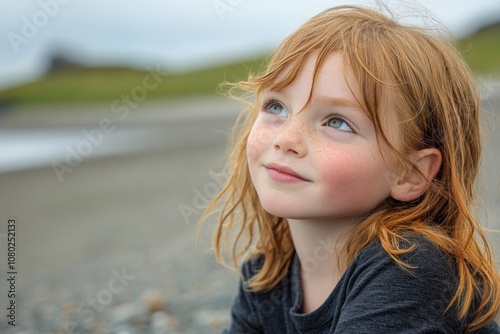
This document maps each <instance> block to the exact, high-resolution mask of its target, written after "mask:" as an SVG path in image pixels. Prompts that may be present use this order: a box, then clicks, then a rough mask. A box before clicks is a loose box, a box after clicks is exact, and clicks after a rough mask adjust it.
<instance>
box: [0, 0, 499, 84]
mask: <svg viewBox="0 0 500 334" xmlns="http://www.w3.org/2000/svg"><path fill="white" fill-rule="evenodd" d="M346 3H351V4H362V5H369V6H372V7H373V6H376V5H375V3H376V2H375V1H368V0H358V1H350V2H345V1H338V0H336V1H334V0H330V1H328V0H323V1H317V0H316V1H315V0H308V1H305V0H282V1H272V0H183V1H180V0H143V1H131V0H108V1H105V0H101V1H97V0H86V1H82V0H23V1H15V2H14V1H8V2H7V1H3V2H2V4H1V5H0V21H1V22H2V24H1V26H0V36H2V38H0V87H1V86H5V85H12V84H16V83H20V82H23V81H25V80H29V79H31V78H34V77H36V76H37V75H39V74H40V73H42V72H43V71H44V70H45V66H46V63H47V58H48V56H49V55H51V54H52V53H53V52H54V50H64V52H65V53H66V54H67V56H69V57H73V58H75V59H76V60H78V61H82V62H85V63H89V64H95V65H104V64H121V65H128V66H136V67H144V66H146V65H161V66H162V67H165V68H169V70H170V71H172V70H175V69H177V70H186V69H191V68H195V67H203V66H205V65H206V64H209V63H217V62H219V63H220V62H225V61H231V60H234V59H244V58H247V57H251V56H252V55H254V54H257V53H259V52H263V51H267V50H270V49H273V48H274V47H276V45H277V44H278V43H279V41H281V40H282V39H283V38H284V37H286V36H287V35H288V34H289V33H291V32H292V31H293V30H294V29H296V28H297V27H298V26H299V25H300V24H301V23H303V22H304V21H306V20H307V19H308V18H309V17H311V16H312V15H314V14H316V13H318V12H319V11H321V10H322V9H325V8H327V7H331V6H334V5H339V4H346ZM385 3H386V4H387V5H388V6H389V7H390V8H391V9H392V10H393V11H395V12H396V13H401V15H403V16H408V15H413V14H415V13H417V12H421V11H422V10H423V8H427V9H428V10H429V11H430V13H431V15H433V16H434V17H435V18H437V19H438V20H439V21H440V22H442V23H443V24H444V25H445V26H447V27H448V28H449V29H450V30H451V31H452V32H453V33H454V34H456V35H458V36H460V35H463V34H466V33H468V32H470V31H471V30H472V29H474V28H475V27H477V26H478V25H480V24H481V23H484V22H487V21H489V20H492V19H493V18H495V17H496V18H500V1H498V0H474V1H470V0H439V1H424V0H421V1H409V0H408V1H394V0H387V1H385Z"/></svg>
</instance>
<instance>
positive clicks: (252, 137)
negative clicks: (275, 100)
mask: <svg viewBox="0 0 500 334" xmlns="http://www.w3.org/2000/svg"><path fill="white" fill-rule="evenodd" d="M267 138H268V136H267V134H266V131H264V129H263V127H262V126H258V125H254V127H253V128H252V130H251V131H250V134H249V136H248V139H247V147H246V149H247V159H248V160H249V161H250V160H253V159H255V158H257V157H258V156H259V155H260V154H261V153H262V152H263V150H264V149H265V148H266V143H267V141H268V139H267Z"/></svg>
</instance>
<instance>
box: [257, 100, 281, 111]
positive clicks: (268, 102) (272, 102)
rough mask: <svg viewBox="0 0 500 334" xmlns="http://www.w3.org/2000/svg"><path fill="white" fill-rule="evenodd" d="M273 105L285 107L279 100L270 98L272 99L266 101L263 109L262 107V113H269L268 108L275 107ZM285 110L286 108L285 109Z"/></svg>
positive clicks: (262, 106)
mask: <svg viewBox="0 0 500 334" xmlns="http://www.w3.org/2000/svg"><path fill="white" fill-rule="evenodd" d="M273 104H279V105H280V106H281V107H283V103H281V102H280V101H279V100H277V99H275V98H270V99H267V100H265V101H264V102H263V103H262V105H261V107H260V110H261V111H264V112H268V108H269V107H270V106H271V105H273ZM283 108H284V107H283Z"/></svg>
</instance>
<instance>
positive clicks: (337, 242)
mask: <svg viewBox="0 0 500 334" xmlns="http://www.w3.org/2000/svg"><path fill="white" fill-rule="evenodd" d="M237 86H238V87H239V88H243V89H245V90H246V91H250V92H252V93H254V94H255V103H254V104H252V105H251V106H250V108H248V109H247V110H246V113H245V114H244V115H243V117H244V121H243V122H241V123H238V124H239V126H238V127H237V133H236V134H235V136H234V139H235V141H234V147H233V150H232V153H231V156H230V164H229V165H228V169H229V178H228V181H227V184H226V185H225V187H224V188H223V189H222V191H221V192H220V194H219V195H218V196H217V197H216V198H214V200H213V201H212V203H211V204H210V206H209V207H208V208H207V214H208V213H209V212H211V211H213V210H214V209H215V208H216V207H219V209H220V210H221V215H220V219H219V223H218V227H217V229H216V234H215V252H216V256H217V257H218V259H219V260H221V261H224V257H225V255H226V250H229V251H230V254H229V255H230V256H231V257H232V260H233V261H232V263H233V264H234V265H239V264H241V263H242V262H244V263H243V266H242V270H241V272H242V281H241V285H240V289H239V291H238V295H237V296H236V298H235V300H234V303H233V306H232V312H231V315H232V317H231V324H230V328H229V329H228V330H227V331H226V333H273V334H276V333H354V334H359V333H369V334H375V333H384V334H387V333H465V332H477V333H500V328H499V327H498V325H497V324H496V323H495V322H494V318H495V316H496V315H497V313H498V310H499V307H500V277H499V275H498V273H497V272H496V270H495V267H494V263H493V259H492V251H491V248H490V246H489V244H488V242H487V240H486V238H485V232H484V231H483V229H482V228H481V226H480V224H479V222H478V220H477V218H476V217H475V216H474V215H473V207H474V198H475V195H474V192H475V186H474V180H475V178H476V174H477V172H478V166H479V161H480V151H481V143H480V134H479V108H480V106H479V99H478V95H477V92H476V89H475V87H474V82H473V79H472V78H471V75H470V73H469V71H468V69H467V67H466V66H465V65H464V63H463V61H462V60H461V59H460V57H459V56H458V55H457V52H456V51H455V50H454V49H453V48H452V47H450V46H449V45H447V44H446V43H445V42H443V41H442V40H441V39H439V38H436V37H433V36H431V35H429V34H426V33H425V32H424V31H423V30H422V29H419V28H416V27H412V26H405V25H401V24H399V23H397V22H395V21H394V20H393V19H391V18H388V17H385V16H383V15H381V14H379V13H377V12H374V11H372V10H369V9H364V8H360V7H355V6H341V7H335V8H332V9H329V10H326V11H324V12H322V13H320V14H319V15H317V16H315V17H313V18H312V19H311V20H310V21H308V22H307V23H305V24H304V25H303V26H302V27H300V28H299V29H298V30H297V31H296V32H295V33H293V34H292V35H291V36H289V37H288V38H287V39H286V40H285V41H284V42H283V43H282V44H281V46H280V47H279V48H278V49H277V51H276V52H275V53H274V55H273V56H272V57H271V59H270V61H269V64H268V67H267V70H266V71H265V73H264V74H262V75H260V76H251V77H250V78H249V80H248V81H245V82H240V83H239V84H238V85H237ZM227 246H229V247H227Z"/></svg>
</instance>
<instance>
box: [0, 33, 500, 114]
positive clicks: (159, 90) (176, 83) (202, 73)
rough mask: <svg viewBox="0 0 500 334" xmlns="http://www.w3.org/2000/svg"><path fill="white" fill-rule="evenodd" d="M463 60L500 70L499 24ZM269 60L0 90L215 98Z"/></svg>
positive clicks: (114, 71)
mask: <svg viewBox="0 0 500 334" xmlns="http://www.w3.org/2000/svg"><path fill="white" fill-rule="evenodd" d="M459 47H460V49H461V50H462V53H463V55H464V58H465V59H466V61H467V62H468V63H469V64H470V66H471V68H472V70H473V71H474V72H476V73H478V74H487V73H491V72H494V73H499V72H500V26H499V25H498V24H497V25H491V26H489V27H488V28H487V29H481V30H479V31H478V32H477V33H475V34H473V35H472V36H469V37H467V38H463V39H461V40H460V41H459ZM264 59H265V57H259V58H255V59H249V60H246V61H241V62H237V63H234V64H228V65H223V66H217V67H213V68H208V69H204V70H199V71H194V72H190V73H183V74H169V73H157V72H156V71H155V70H154V69H153V70H152V73H150V72H147V71H135V70H131V69H126V68H84V67H81V66H69V67H63V68H62V69H57V68H56V69H55V70H54V71H53V72H51V73H50V74H48V75H46V76H45V77H44V78H42V79H40V80H39V81H36V82H33V83H30V84H26V85H23V86H20V87H15V88H11V89H7V90H4V91H0V103H1V104H7V105H9V104H25V103H58V102H78V103H85V102H95V101H103V102H106V101H109V102H110V103H111V101H113V100H115V99H117V98H121V97H122V96H123V95H124V94H125V95H134V96H135V97H136V98H140V99H142V98H144V99H146V98H147V99H148V100H150V99H160V98H161V99H169V98H178V97H185V96H190V95H200V94H203V95H207V94H216V91H217V86H218V85H219V84H220V83H221V82H223V81H225V80H228V81H236V80H243V79H246V78H247V75H248V72H249V70H251V71H257V70H258V69H259V68H261V65H262V64H263V63H264Z"/></svg>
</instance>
